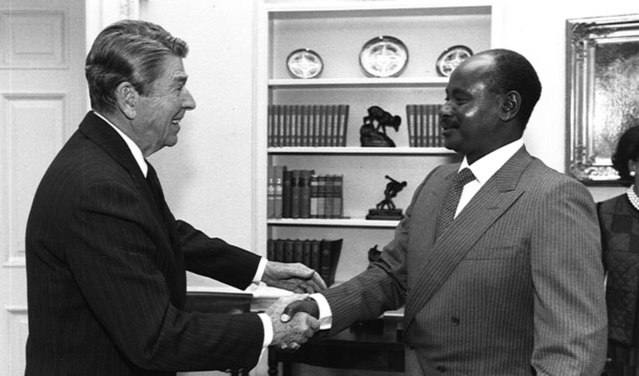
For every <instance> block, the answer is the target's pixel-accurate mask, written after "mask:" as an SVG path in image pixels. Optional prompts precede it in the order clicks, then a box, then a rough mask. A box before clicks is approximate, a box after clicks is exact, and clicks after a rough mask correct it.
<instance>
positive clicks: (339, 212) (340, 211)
mask: <svg viewBox="0 0 639 376" xmlns="http://www.w3.org/2000/svg"><path fill="white" fill-rule="evenodd" d="M343 188H344V175H335V180H334V181H333V212H332V214H333V218H342V217H344V208H343V203H344V198H343V194H344V189H343Z"/></svg>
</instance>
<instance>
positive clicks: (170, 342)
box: [26, 20, 325, 376]
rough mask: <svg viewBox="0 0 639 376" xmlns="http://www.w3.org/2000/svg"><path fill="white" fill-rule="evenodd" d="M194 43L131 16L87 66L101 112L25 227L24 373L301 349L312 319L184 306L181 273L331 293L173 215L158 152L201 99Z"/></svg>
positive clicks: (119, 370) (247, 360) (168, 366)
mask: <svg viewBox="0 0 639 376" xmlns="http://www.w3.org/2000/svg"><path fill="white" fill-rule="evenodd" d="M186 53H187V46H186V43H184V42H183V41H182V40H180V39H178V38H175V37H173V36H171V35H170V34H169V33H168V32H166V31H165V30H164V29H162V28H161V27H159V26H158V25H154V24H151V23H148V22H143V21H130V20H127V21H121V22H118V23H115V24H113V25H111V26H109V27H107V28H106V29H105V30H103V31H102V33H100V35H99V36H98V37H97V39H96V41H95V42H94V44H93V47H92V49H91V51H90V52H89V54H88V56H87V60H86V77H87V80H88V83H89V90H90V96H91V105H92V108H93V111H92V112H90V113H88V114H87V115H86V117H85V118H84V120H83V121H82V123H81V124H80V127H79V129H78V130H77V131H76V132H75V133H74V134H73V136H72V137H71V139H70V140H69V141H68V142H67V143H66V144H65V146H64V147H63V148H62V150H61V151H60V152H59V154H58V155H57V156H56V158H55V160H54V161H53V162H52V164H51V166H50V167H49V169H48V170H47V172H46V173H45V175H44V177H43V179H42V182H41V183H40V186H39V187H38V190H37V193H36V196H35V199H34V201H33V206H32V209H31V213H30V215H29V219H28V224H27V231H26V258H27V287H28V303H29V338H28V341H27V359H26V360H27V368H26V375H28V376H32V375H34V376H35V375H43V376H45V375H46V376H53V375H64V376H70V375H78V376H88V375H91V376H116V375H117V376H126V375H174V374H175V373H176V371H198V370H211V369H217V370H226V369H242V368H243V369H250V368H253V367H254V366H255V365H256V364H257V362H258V359H259V357H260V354H261V352H262V349H263V348H264V346H266V345H269V344H291V343H293V342H295V343H303V342H305V341H306V339H307V338H308V337H310V336H312V335H313V331H314V329H316V328H317V326H318V324H319V323H318V322H317V320H316V319H314V318H311V317H310V316H308V315H301V316H296V318H295V321H296V322H295V325H291V324H282V323H281V322H280V320H279V316H280V313H281V311H282V309H283V307H284V306H285V303H286V301H283V300H282V301H279V302H277V303H275V304H274V305H273V306H272V307H270V308H269V309H268V310H267V312H266V313H261V314H254V313H245V314H238V315H223V314H207V313H197V312H196V313H189V312H185V311H184V304H185V297H186V275H185V269H187V270H189V271H192V272H195V273H198V274H201V275H204V276H207V277H211V278H214V279H217V280H219V281H222V282H224V283H227V284H229V285H231V286H235V287H237V288H240V289H244V288H246V287H248V286H249V285H250V284H251V283H252V282H259V281H260V280H262V281H264V282H266V283H268V284H270V285H273V286H277V287H282V288H287V289H290V290H294V291H298V292H313V291H318V290H320V289H322V288H324V287H325V285H324V283H323V281H322V280H321V278H319V277H317V274H316V273H314V272H313V271H312V270H311V269H308V268H306V267H304V266H302V265H301V264H281V263H275V262H270V261H267V260H265V259H262V258H260V257H258V256H257V255H255V254H253V253H251V252H248V251H246V250H243V249H240V248H238V247H235V246H233V245H230V244H228V243H226V242H224V241H223V240H221V239H216V238H209V237H208V236H206V235H205V234H203V233H202V232H200V231H198V230H196V229H195V228H193V227H192V226H191V225H189V224H188V223H186V222H184V221H181V220H176V219H175V218H174V217H173V215H172V214H171V211H170V210H169V208H168V206H167V205H166V202H165V201H164V196H163V194H162V189H161V187H160V183H159V181H158V178H157V175H156V174H155V170H154V169H153V167H152V166H151V165H150V164H148V163H147V162H146V159H145V158H147V157H148V156H149V155H151V154H153V153H155V152H156V151H158V150H160V149H161V148H163V147H164V146H173V145H175V143H176V142H177V133H178V131H179V129H180V121H181V120H182V118H183V117H184V114H185V112H186V111H188V110H192V109H193V108H195V101H194V99H193V97H192V96H191V94H190V93H189V91H188V90H187V89H186V87H185V84H186V80H187V75H186V73H185V71H184V66H183V64H182V58H183V57H185V56H186Z"/></svg>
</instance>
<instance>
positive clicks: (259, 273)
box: [253, 257, 268, 285]
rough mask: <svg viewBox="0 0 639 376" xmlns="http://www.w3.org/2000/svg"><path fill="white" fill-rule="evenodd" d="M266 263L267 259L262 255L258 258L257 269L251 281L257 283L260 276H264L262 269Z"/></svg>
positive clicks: (260, 278)
mask: <svg viewBox="0 0 639 376" xmlns="http://www.w3.org/2000/svg"><path fill="white" fill-rule="evenodd" d="M266 263H268V260H267V259H266V258H264V257H262V258H261V259H260V263H259V264H258V265H257V270H256V271H255V276H254V277H253V283H255V284H258V285H259V284H260V282H261V281H262V277H263V276H264V269H266Z"/></svg>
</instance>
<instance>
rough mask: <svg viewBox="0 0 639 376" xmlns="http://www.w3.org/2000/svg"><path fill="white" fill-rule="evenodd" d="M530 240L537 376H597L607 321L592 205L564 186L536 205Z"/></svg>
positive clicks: (575, 187)
mask: <svg viewBox="0 0 639 376" xmlns="http://www.w3.org/2000/svg"><path fill="white" fill-rule="evenodd" d="M535 215H536V217H535V224H534V227H533V234H532V237H531V252H530V257H531V267H532V275H533V284H534V291H535V301H534V325H535V347H534V351H533V357H532V366H533V367H534V368H535V369H536V371H537V374H538V375H575V376H576V375H592V376H598V375H599V374H600V372H601V368H602V367H603V363H604V360H605V355H606V354H605V352H606V336H607V317H606V310H605V300H604V283H603V276H604V274H603V267H602V263H601V243H600V238H599V225H598V221H597V215H596V210H595V205H594V203H593V201H592V198H591V196H590V193H589V192H588V191H587V189H586V188H585V187H584V186H583V185H582V184H580V183H579V182H576V181H573V180H562V181H561V182H560V183H558V184H554V185H553V188H551V189H550V190H549V191H547V194H546V195H545V197H543V199H541V200H539V207H538V209H537V211H536V213H535Z"/></svg>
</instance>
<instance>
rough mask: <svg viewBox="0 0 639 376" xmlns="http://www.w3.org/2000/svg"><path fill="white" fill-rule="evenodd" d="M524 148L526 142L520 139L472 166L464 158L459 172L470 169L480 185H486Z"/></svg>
mask: <svg viewBox="0 0 639 376" xmlns="http://www.w3.org/2000/svg"><path fill="white" fill-rule="evenodd" d="M523 146H524V141H523V140H522V139H521V138H520V139H518V140H515V141H513V142H511V143H510V144H506V145H504V146H502V147H500V148H499V149H497V150H494V151H492V152H491V153H489V154H486V155H485V156H483V157H481V158H480V159H478V160H476V161H475V163H473V165H472V166H469V165H468V160H466V157H464V160H463V161H462V163H461V166H459V170H460V171H461V170H462V169H463V168H466V167H468V168H470V170H471V171H472V172H473V175H475V178H476V179H477V181H478V182H479V184H480V185H484V183H486V182H487V181H488V179H490V178H491V177H492V176H493V175H495V173H496V172H497V170H499V169H500V168H501V167H502V166H503V165H504V164H506V162H508V160H509V159H510V158H512V156H513V155H515V153H516V152H517V150H519V149H521V148H522V147H523Z"/></svg>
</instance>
